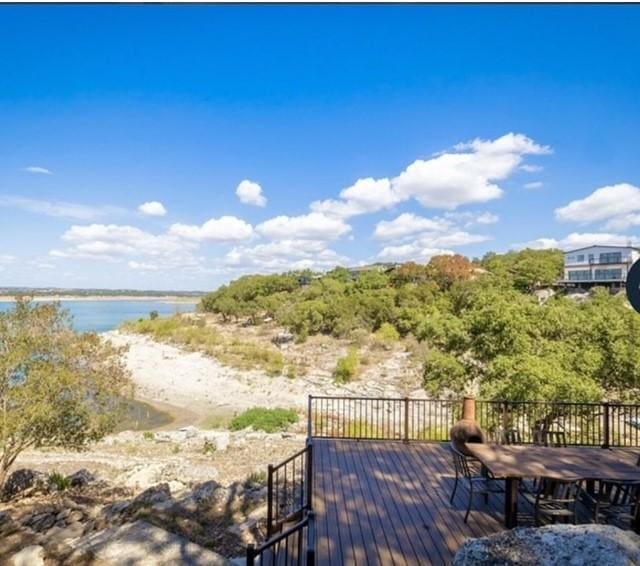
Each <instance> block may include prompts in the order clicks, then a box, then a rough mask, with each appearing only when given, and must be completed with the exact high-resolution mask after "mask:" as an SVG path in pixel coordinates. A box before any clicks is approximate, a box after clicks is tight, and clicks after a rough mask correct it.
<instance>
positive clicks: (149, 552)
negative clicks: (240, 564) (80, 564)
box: [69, 521, 229, 566]
mask: <svg viewBox="0 0 640 566" xmlns="http://www.w3.org/2000/svg"><path fill="white" fill-rule="evenodd" d="M74 546H75V548H76V550H75V552H74V553H73V555H72V556H71V557H70V560H69V562H70V563H73V561H74V560H78V561H80V560H82V558H83V557H87V556H91V557H92V560H94V561H95V563H98V564H102V565H104V566H109V565H113V566H116V565H118V566H119V565H121V564H131V565H134V564H135V565H136V566H169V565H174V564H187V565H190V566H199V565H201V564H202V565H205V564H206V565H208V566H226V565H228V564H229V561H228V560H227V559H226V558H224V557H223V556H221V555H220V554H217V553H216V552H212V551H211V550H207V549H206V548H204V547H202V546H199V545H197V544H195V543H193V542H190V541H189V540H188V539H186V538H184V537H181V536H179V535H176V534H174V533H170V532H168V531H165V530H164V529H161V528H160V527H156V526H154V525H151V524H150V523H147V522H146V521H135V522H133V523H125V524H124V525H120V526H117V527H111V528H109V529H106V530H104V531H100V532H98V533H93V534H90V535H88V536H85V537H82V538H81V539H79V540H77V541H76V542H75V544H74Z"/></svg>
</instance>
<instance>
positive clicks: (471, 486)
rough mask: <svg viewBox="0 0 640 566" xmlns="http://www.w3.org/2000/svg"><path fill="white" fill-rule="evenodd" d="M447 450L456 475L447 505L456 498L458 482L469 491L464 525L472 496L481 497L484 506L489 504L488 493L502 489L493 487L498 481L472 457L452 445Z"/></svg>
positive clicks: (499, 491)
mask: <svg viewBox="0 0 640 566" xmlns="http://www.w3.org/2000/svg"><path fill="white" fill-rule="evenodd" d="M449 448H450V449H451V454H452V456H453V467H454V470H455V473H456V478H455V482H454V484H453V491H452V492H451V498H450V499H449V503H453V499H454V498H455V496H456V490H457V489H458V482H459V481H466V482H467V487H468V491H469V501H468V503H467V512H466V513H465V516H464V522H465V523H466V522H467V519H468V518H469V513H471V503H472V502H473V496H474V494H478V495H482V496H483V497H484V502H485V504H486V503H488V502H489V494H490V493H501V492H503V491H504V489H502V488H500V487H499V486H496V485H495V484H496V482H497V481H498V480H496V479H495V478H493V477H492V476H491V475H490V474H489V473H488V471H487V470H486V468H485V467H484V466H483V465H482V464H481V463H480V461H479V460H477V459H476V458H474V457H473V456H468V455H466V454H463V453H462V452H460V451H459V450H458V449H457V448H456V447H455V446H454V445H453V444H450V445H449Z"/></svg>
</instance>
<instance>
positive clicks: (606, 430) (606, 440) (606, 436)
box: [602, 403, 611, 448]
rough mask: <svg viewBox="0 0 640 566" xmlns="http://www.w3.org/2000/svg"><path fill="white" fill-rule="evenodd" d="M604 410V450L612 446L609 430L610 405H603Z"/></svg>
mask: <svg viewBox="0 0 640 566" xmlns="http://www.w3.org/2000/svg"><path fill="white" fill-rule="evenodd" d="M602 406H603V408H604V422H603V423H602V433H603V436H604V438H603V442H602V447H603V448H609V447H610V446H611V432H610V430H609V423H610V421H611V414H610V410H609V409H610V407H609V403H603V404H602Z"/></svg>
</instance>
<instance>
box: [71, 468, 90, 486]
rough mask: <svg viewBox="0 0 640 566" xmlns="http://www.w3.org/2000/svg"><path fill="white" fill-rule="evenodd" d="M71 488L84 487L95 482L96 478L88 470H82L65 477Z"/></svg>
mask: <svg viewBox="0 0 640 566" xmlns="http://www.w3.org/2000/svg"><path fill="white" fill-rule="evenodd" d="M66 480H67V481H68V482H69V485H70V486H71V487H86V486H87V485H89V484H90V483H93V482H94V481H96V476H95V475H94V474H92V473H91V472H90V471H89V470H86V469H84V468H83V469H82V470H78V471H77V472H75V473H73V474H71V475H70V476H67V477H66Z"/></svg>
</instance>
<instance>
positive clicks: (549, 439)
mask: <svg viewBox="0 0 640 566" xmlns="http://www.w3.org/2000/svg"><path fill="white" fill-rule="evenodd" d="M533 443H534V444H537V445H539V446H553V447H554V448H566V446H567V435H566V434H565V432H564V431H563V430H534V431H533Z"/></svg>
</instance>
